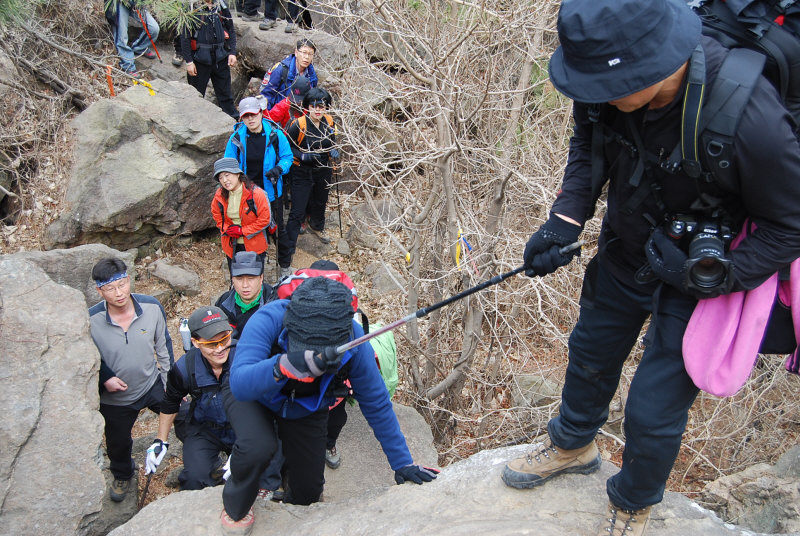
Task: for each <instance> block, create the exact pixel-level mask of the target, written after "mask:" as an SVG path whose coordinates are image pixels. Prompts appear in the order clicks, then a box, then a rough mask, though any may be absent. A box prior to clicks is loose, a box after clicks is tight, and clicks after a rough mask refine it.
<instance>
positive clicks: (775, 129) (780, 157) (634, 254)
mask: <svg viewBox="0 0 800 536" xmlns="http://www.w3.org/2000/svg"><path fill="white" fill-rule="evenodd" d="M702 44H703V49H704V51H705V55H706V65H707V67H706V69H707V74H706V80H707V86H706V87H711V85H712V84H713V81H714V79H715V77H716V74H717V72H718V70H719V67H720V65H721V63H722V60H723V59H724V56H725V53H726V50H725V49H724V48H723V47H722V46H721V45H719V44H718V43H717V42H716V41H714V40H712V39H709V38H705V37H704V38H703V42H702ZM684 84H685V82H684ZM683 94H684V92H683V91H682V90H681V91H679V92H678V94H677V95H676V97H675V99H674V101H673V102H672V103H671V104H669V105H668V106H665V107H664V108H660V109H657V110H647V109H646V108H643V109H640V110H637V111H635V112H631V113H630V114H626V113H623V112H620V111H619V110H617V109H616V108H614V107H613V106H610V105H605V106H604V107H603V111H602V115H601V118H602V120H603V121H604V122H605V123H606V124H608V125H610V127H611V130H612V131H614V132H616V133H618V134H619V137H618V138H617V139H615V140H614V139H612V140H610V141H607V142H606V144H605V155H604V165H605V168H604V173H605V174H604V176H605V177H607V178H608V210H607V212H606V215H605V217H604V218H603V227H602V231H601V236H600V248H601V255H600V260H601V262H603V263H604V265H606V266H607V267H608V268H609V269H610V270H611V271H612V273H614V275H615V276H616V277H618V278H619V279H620V280H622V281H624V282H626V283H628V284H630V285H631V286H636V283H635V282H634V280H633V274H634V273H635V271H636V270H637V269H639V268H640V267H641V266H643V265H644V264H645V262H646V258H645V254H644V245H645V242H646V241H647V239H648V237H649V235H650V233H651V231H652V228H653V225H652V224H651V223H650V221H648V219H647V218H646V217H645V216H646V215H647V214H649V215H650V216H651V218H654V219H655V220H656V222H657V223H660V222H661V221H663V219H664V217H665V216H668V215H670V214H675V213H686V212H691V211H690V208H689V207H690V205H691V204H692V202H693V201H694V200H695V199H696V198H697V188H696V185H695V182H694V180H693V179H691V178H689V177H688V176H686V175H684V174H683V173H682V172H679V173H676V174H669V173H666V172H664V171H661V170H659V169H657V168H656V169H655V170H654V171H653V172H652V173H653V174H652V177H653V179H654V182H655V183H657V184H658V185H659V186H660V189H661V193H660V198H661V200H662V202H663V205H664V206H665V207H666V212H667V214H664V212H665V211H664V210H662V209H660V208H659V206H658V204H657V203H656V200H655V198H654V196H652V195H650V196H648V197H647V198H646V199H645V200H644V201H643V202H642V203H641V204H640V205H639V206H638V207H637V208H636V209H635V210H633V211H632V212H630V213H628V212H626V211H625V210H623V207H624V206H625V203H626V201H627V200H628V199H630V197H631V196H632V195H633V194H634V192H635V191H636V188H635V187H634V186H632V185H631V184H629V178H630V177H631V175H632V174H633V169H634V166H635V165H636V164H637V162H638V158H636V157H635V156H634V154H633V152H632V150H631V147H632V146H633V145H634V144H633V142H632V136H631V134H630V132H629V129H628V127H627V126H626V125H628V124H633V125H636V126H637V127H638V132H639V134H640V135H641V139H642V142H643V145H644V147H645V148H646V150H647V152H649V153H651V154H653V155H662V154H663V155H664V156H665V157H666V156H668V155H669V154H670V152H671V151H672V150H673V149H674V148H675V147H676V146H677V144H678V142H679V140H680V124H681V119H680V116H681V105H682V102H683ZM588 114H589V107H588V106H587V105H584V104H581V103H575V105H574V107H573V117H574V119H575V129H574V133H573V136H572V138H571V140H570V151H569V159H568V161H567V167H566V170H565V173H564V179H563V183H562V189H561V191H560V192H559V195H558V197H557V198H556V201H555V202H554V204H553V207H552V211H553V212H554V213H559V214H563V215H565V216H569V217H571V218H573V219H575V220H577V221H579V222H583V221H585V219H586V217H587V214H589V213H591V206H592V203H593V202H594V200H593V199H592V188H591V160H592V150H591V140H592V126H591V123H590V121H589V115H588ZM630 120H632V123H629V121H630ZM734 151H735V159H734V165H733V166H732V168H731V172H732V173H734V174H735V175H734V183H735V184H736V187H735V188H733V189H731V190H730V191H728V192H726V197H725V205H724V206H725V207H726V208H727V209H728V210H729V211H730V213H732V214H738V215H739V216H742V215H746V216H749V217H750V218H751V219H752V220H753V221H754V222H755V223H756V224H757V225H758V230H757V231H756V232H755V233H753V234H752V235H751V236H749V237H748V238H746V239H745V240H744V241H743V242H742V244H741V245H740V246H739V248H737V249H736V250H734V251H733V252H731V257H732V259H733V265H734V272H735V274H736V279H737V282H738V283H737V287H736V288H734V290H741V289H742V288H747V289H750V288H754V287H756V286H758V285H759V284H760V283H762V282H763V281H765V280H766V279H767V278H768V277H769V276H770V275H771V274H772V273H774V272H776V271H777V270H779V269H780V268H782V267H784V266H786V265H788V264H789V263H790V262H791V261H793V260H794V259H795V258H797V257H798V256H800V202H798V199H800V145H799V144H798V141H797V139H796V138H795V136H794V133H793V132H792V126H791V120H790V116H789V114H788V113H787V112H786V111H785V109H784V108H783V106H782V104H781V101H780V98H779V96H778V94H777V92H776V91H775V89H774V88H773V87H772V85H771V84H770V83H769V81H768V80H767V79H765V78H763V77H762V78H761V80H760V81H759V83H758V85H757V86H756V88H755V90H754V91H753V95H752V97H751V100H750V103H749V105H748V107H747V108H746V109H745V111H744V114H743V116H742V119H741V123H740V124H739V127H738V129H737V133H736V138H735V140H734ZM736 225H737V226H738V227H737V226H735V227H734V230H735V231H739V229H740V226H741V221H738V222H737V223H736Z"/></svg>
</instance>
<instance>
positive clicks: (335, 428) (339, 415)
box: [325, 400, 347, 449]
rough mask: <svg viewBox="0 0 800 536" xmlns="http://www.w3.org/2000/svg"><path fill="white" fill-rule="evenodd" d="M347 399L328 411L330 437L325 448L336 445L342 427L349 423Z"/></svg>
mask: <svg viewBox="0 0 800 536" xmlns="http://www.w3.org/2000/svg"><path fill="white" fill-rule="evenodd" d="M346 410H347V401H346V400H342V401H341V402H340V403H339V405H338V406H336V407H334V408H333V409H332V410H330V411H329V412H328V438H327V441H325V448H326V449H332V448H333V447H335V446H336V440H337V439H339V434H341V433H342V428H344V425H345V424H347V411H346Z"/></svg>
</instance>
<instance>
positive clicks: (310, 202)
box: [286, 165, 333, 255]
mask: <svg viewBox="0 0 800 536" xmlns="http://www.w3.org/2000/svg"><path fill="white" fill-rule="evenodd" d="M290 174H291V175H292V179H291V180H292V208H291V210H290V211H289V222H288V223H287V224H286V232H287V234H288V239H289V244H290V245H291V250H290V251H291V255H294V251H295V248H296V246H297V237H298V236H299V235H300V225H302V223H303V220H305V218H306V216H308V222H309V225H311V227H312V228H313V229H315V230H317V231H322V230H324V229H325V207H326V206H327V204H328V193H329V192H330V187H331V182H332V179H333V169H331V168H329V167H323V166H313V167H312V166H303V165H299V166H292V168H291V170H290Z"/></svg>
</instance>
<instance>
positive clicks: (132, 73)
mask: <svg viewBox="0 0 800 536" xmlns="http://www.w3.org/2000/svg"><path fill="white" fill-rule="evenodd" d="M125 74H127V75H128V76H130V77H133V78H141V77H142V75H141V74H140V73H139V71H137V70H136V69H132V70H130V71H125Z"/></svg>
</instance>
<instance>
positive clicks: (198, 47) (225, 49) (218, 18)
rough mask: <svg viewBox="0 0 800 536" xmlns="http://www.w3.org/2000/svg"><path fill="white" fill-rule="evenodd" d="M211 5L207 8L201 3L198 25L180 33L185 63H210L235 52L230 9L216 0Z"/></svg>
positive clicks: (234, 34)
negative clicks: (190, 30) (193, 43)
mask: <svg viewBox="0 0 800 536" xmlns="http://www.w3.org/2000/svg"><path fill="white" fill-rule="evenodd" d="M212 6H213V7H212V8H211V9H210V10H209V9H207V6H206V4H205V3H203V4H202V6H201V7H200V11H199V13H198V17H199V19H200V26H199V27H198V28H197V29H195V30H194V31H193V32H192V33H188V32H184V33H182V34H181V55H182V56H183V59H184V60H185V61H186V63H192V62H194V61H196V62H197V63H202V64H204V65H211V64H212V63H214V62H215V63H219V62H221V61H223V60H225V61H227V60H228V56H230V55H235V54H236V31H235V30H234V28H233V16H232V15H231V10H230V9H228V6H227V5H226V4H225V3H224V2H221V1H218V0H215V1H214V3H213V4H212ZM226 35H227V39H226ZM192 41H194V42H195V50H192Z"/></svg>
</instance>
